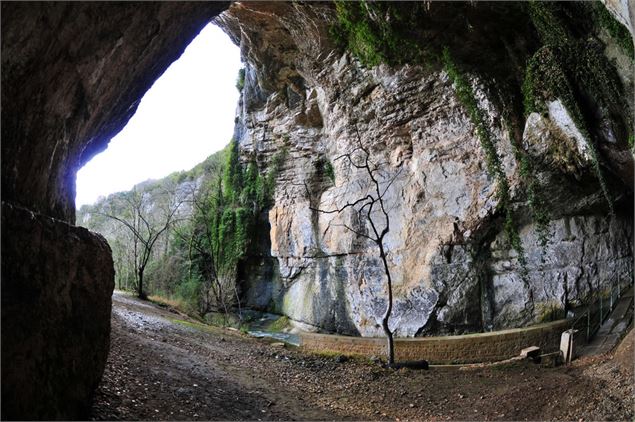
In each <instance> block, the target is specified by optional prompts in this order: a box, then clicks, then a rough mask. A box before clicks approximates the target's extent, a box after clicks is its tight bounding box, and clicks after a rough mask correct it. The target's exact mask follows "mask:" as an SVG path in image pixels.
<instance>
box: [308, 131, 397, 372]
mask: <svg viewBox="0 0 635 422" xmlns="http://www.w3.org/2000/svg"><path fill="white" fill-rule="evenodd" d="M355 131H356V135H357V146H356V147H355V148H354V149H353V150H352V151H350V152H349V153H347V154H343V155H340V156H339V157H337V158H336V159H335V160H336V161H337V160H346V161H347V162H348V163H349V165H351V166H352V167H354V168H356V169H358V170H362V172H364V173H365V175H366V177H367V178H368V185H367V186H366V189H365V190H364V191H365V192H364V191H363V192H364V193H362V194H360V195H359V197H358V198H356V199H355V200H353V201H350V200H348V201H347V202H346V204H344V205H343V206H341V207H337V208H334V209H331V210H325V209H322V208H313V207H311V209H312V210H313V211H317V212H320V213H323V214H339V215H341V214H342V213H344V212H346V211H347V210H352V211H353V212H354V213H355V215H356V217H357V219H356V220H357V223H358V224H357V227H353V226H354V225H348V224H346V223H343V224H341V226H343V227H344V228H346V229H347V230H349V231H351V232H353V233H354V234H355V235H357V236H360V237H362V238H365V239H367V240H370V241H371V242H373V243H374V244H375V245H376V246H377V252H378V255H379V258H380V259H381V262H382V264H383V268H384V274H385V275H386V293H387V303H386V310H385V312H384V315H383V317H382V323H381V325H382V329H383V331H384V334H385V335H386V339H387V355H388V364H389V365H390V366H392V365H394V363H395V347H394V341H393V331H392V330H391V329H390V327H389V324H388V323H389V321H390V316H391V314H392V308H393V290H392V276H391V273H390V266H389V265H388V259H387V255H386V254H387V250H386V247H385V245H384V239H385V237H386V235H387V234H388V232H389V231H390V217H389V215H388V209H387V204H386V192H387V191H388V189H389V188H390V186H391V185H392V184H393V183H394V182H395V180H396V179H397V177H398V176H399V174H400V172H401V171H400V170H399V171H397V172H396V173H395V174H393V175H390V174H389V172H388V171H386V170H385V167H386V164H385V163H381V162H376V161H374V160H373V159H372V158H371V154H370V150H369V148H368V147H366V146H364V144H363V143H362V140H361V137H360V135H359V131H358V130H357V128H355Z"/></svg>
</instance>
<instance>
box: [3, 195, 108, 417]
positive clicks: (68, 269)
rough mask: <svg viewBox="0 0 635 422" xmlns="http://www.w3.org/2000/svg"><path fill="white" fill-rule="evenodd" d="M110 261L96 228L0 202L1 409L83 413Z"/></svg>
mask: <svg viewBox="0 0 635 422" xmlns="http://www.w3.org/2000/svg"><path fill="white" fill-rule="evenodd" d="M113 280H114V268H113V262H112V256H111V251H110V247H109V246H108V244H107V243H106V241H105V240H104V239H103V238H102V237H101V236H99V235H96V234H94V233H91V232H89V231H88V230H86V229H84V228H80V227H73V226H71V225H69V224H68V223H65V222H63V221H60V220H56V219H53V218H50V217H47V216H44V215H41V214H36V213H33V212H31V211H29V210H26V209H24V208H18V207H15V206H12V205H9V204H6V203H4V202H3V203H2V417H3V419H5V420H13V419H76V418H81V417H82V416H85V413H83V412H85V411H86V410H87V406H88V405H89V398H90V395H91V394H92V392H93V390H94V388H95V387H96V386H97V384H98V383H99V380H100V379H101V375H102V373H103V370H104V365H105V363H106V358H107V356H108V347H109V338H110V337H109V335H110V308H111V295H112V290H113V288H114V281H113Z"/></svg>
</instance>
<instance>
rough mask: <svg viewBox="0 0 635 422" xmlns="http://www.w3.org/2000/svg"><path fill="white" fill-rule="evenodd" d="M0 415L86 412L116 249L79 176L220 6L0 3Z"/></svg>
mask: <svg viewBox="0 0 635 422" xmlns="http://www.w3.org/2000/svg"><path fill="white" fill-rule="evenodd" d="M1 7H2V10H1V15H2V24H1V31H2V72H1V73H2V90H1V91H2V200H3V205H2V417H3V418H4V419H54V418H62V419H68V418H81V417H82V416H84V417H85V415H86V414H85V413H83V412H85V410H86V408H87V406H88V404H89V403H88V399H89V397H90V395H91V394H92V392H93V390H94V388H95V386H96V385H97V383H98V382H99V379H100V377H101V374H102V372H103V367H104V362H105V360H106V355H107V350H108V338H109V331H110V300H111V299H110V296H111V293H112V289H113V279H114V273H113V264H112V259H111V252H110V249H109V248H108V245H107V244H106V243H105V241H104V240H103V239H102V238H101V237H99V236H97V235H94V234H92V233H90V232H88V231H87V230H85V229H80V228H76V227H73V226H72V225H70V224H74V222H75V174H76V171H77V170H78V169H79V168H80V167H81V166H82V165H83V164H84V163H86V162H87V161H88V160H89V159H90V158H92V157H93V156H94V155H95V154H96V153H98V152H100V151H101V150H103V149H105V148H106V145H107V144H108V142H109V141H110V139H111V138H112V137H113V136H114V135H116V134H117V132H119V131H120V130H121V129H122V128H123V126H124V125H125V124H126V123H127V121H128V120H129V119H130V117H131V116H132V115H133V114H134V112H135V110H136V108H137V105H138V104H139V101H140V100H141V97H142V96H143V94H144V93H145V92H146V91H147V90H148V88H150V86H151V85H152V84H153V83H154V81H155V80H156V79H157V78H158V77H159V76H160V75H161V74H162V73H163V72H164V71H165V69H166V68H167V67H168V66H169V65H170V64H171V63H172V62H173V61H174V60H176V59H177V58H178V57H179V56H180V55H181V54H182V52H183V50H184V49H185V47H186V46H187V45H188V43H189V42H190V41H191V40H192V39H193V38H194V37H195V36H196V34H197V33H198V32H199V31H200V30H201V29H202V28H203V27H204V26H205V25H206V24H207V23H208V22H209V20H210V19H211V18H212V17H213V16H215V15H216V14H218V13H219V12H220V11H221V10H223V9H224V8H226V7H227V3H225V2H200V3H187V2H185V3H183V2H179V3H169V2H165V3H159V2H156V3H133V2H128V3H61V2H56V3H44V2H42V3H34V2H33V3H19V2H3V3H2V6H1Z"/></svg>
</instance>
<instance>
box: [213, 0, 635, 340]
mask: <svg viewBox="0 0 635 422" xmlns="http://www.w3.org/2000/svg"><path fill="white" fill-rule="evenodd" d="M478 7H479V6H476V9H478ZM470 13H473V14H474V13H477V12H470ZM333 14H334V11H333V8H332V7H330V6H329V5H323V4H309V5H306V4H305V5H300V4H297V3H293V4H284V3H235V4H233V5H232V6H231V7H230V9H228V11H227V12H225V13H224V14H223V15H221V16H220V17H219V18H218V22H219V25H220V26H221V27H223V28H224V29H225V30H226V31H227V32H228V33H229V34H230V36H232V38H233V39H234V40H235V42H236V43H237V44H239V45H240V47H241V51H242V55H243V57H244V59H245V61H246V81H245V88H244V90H243V95H242V99H241V102H240V105H239V109H238V124H237V127H236V133H235V136H236V137H237V138H238V139H239V140H240V144H241V147H242V150H243V154H244V155H245V156H250V155H252V154H255V155H256V157H257V158H258V160H260V162H261V163H262V165H263V166H266V165H267V163H268V162H269V161H270V160H271V157H272V156H273V155H274V154H275V153H276V152H278V153H279V152H280V151H283V150H286V151H288V152H287V154H288V159H287V160H285V163H286V165H285V168H284V171H283V172H282V174H281V176H280V177H279V180H278V186H277V189H276V194H275V205H274V206H273V208H272V209H271V211H270V213H269V216H268V223H269V224H270V227H271V230H270V238H269V242H264V244H263V253H264V255H267V252H268V251H269V248H270V254H271V255H270V257H264V258H263V259H262V260H261V261H260V263H259V264H252V265H251V266H250V268H249V269H248V270H247V271H245V275H246V277H247V278H248V281H247V283H246V285H245V290H246V295H247V299H248V302H249V303H250V304H251V305H254V306H258V307H262V308H269V309H272V310H275V311H278V312H282V313H284V314H286V315H288V316H289V317H291V318H292V319H293V320H295V321H298V322H301V323H305V324H308V325H309V326H314V327H318V328H320V329H324V330H328V331H337V332H341V333H348V334H361V335H364V336H372V335H382V331H381V328H380V321H381V316H382V314H383V312H384V309H385V305H386V294H385V290H384V289H385V286H384V272H383V269H382V267H381V262H380V260H379V257H378V255H377V250H376V247H375V246H374V245H373V244H372V243H371V242H368V241H366V240H365V239H363V237H360V236H357V235H355V234H354V233H353V232H352V231H350V230H348V229H347V228H346V227H344V225H348V226H349V227H357V228H358V229H359V230H366V229H369V228H368V227H364V224H361V225H360V224H359V221H358V220H357V219H356V216H355V214H354V213H352V212H348V213H343V214H337V213H335V214H324V213H321V212H317V211H315V209H316V208H319V209H321V210H333V209H335V208H338V207H342V206H343V205H344V204H346V203H347V201H354V200H355V199H357V198H360V197H363V196H364V195H365V194H366V192H367V189H368V178H367V176H366V175H365V173H364V171H363V170H359V169H356V168H354V167H352V166H351V165H350V164H349V163H347V161H346V160H344V159H338V158H337V157H341V155H342V154H346V153H349V152H351V151H352V150H353V149H354V148H355V147H356V145H357V143H358V142H359V140H358V136H357V133H358V132H359V135H360V138H361V141H362V142H363V143H365V145H367V146H368V147H369V148H370V150H371V154H372V159H374V160H375V161H376V162H382V163H383V164H382V170H383V171H385V173H386V175H385V176H384V182H385V185H388V183H387V182H388V180H392V179H393V178H394V179H395V180H394V182H393V183H392V184H391V185H390V187H389V188H388V191H387V203H388V204H389V207H390V210H389V213H390V220H391V222H390V224H391V230H390V233H389V235H388V237H387V238H386V246H387V248H388V249H389V250H390V256H389V260H390V264H391V266H392V268H393V279H394V289H395V294H396V299H395V310H394V314H393V318H392V323H391V325H392V326H393V327H394V328H395V330H396V334H397V335H399V336H413V335H420V334H426V333H440V332H441V333H442V332H464V331H473V330H481V329H490V328H503V327H514V326H520V325H526V324H530V323H533V322H536V321H540V320H542V319H545V318H547V317H548V315H549V313H550V312H552V311H553V310H554V309H557V310H559V311H562V310H563V309H564V308H566V307H570V306H572V305H575V304H576V303H580V302H581V301H582V300H583V299H584V298H585V297H586V296H587V295H588V294H589V293H590V292H592V291H597V290H602V289H604V288H607V287H608V286H610V285H611V284H615V283H620V284H622V285H624V284H627V283H630V281H631V279H632V271H633V269H632V248H631V245H632V235H633V233H632V221H631V210H632V205H631V202H632V192H633V191H632V171H633V170H632V169H633V167H632V163H633V160H632V155H631V154H630V151H629V150H628V147H627V146H626V139H625V138H624V139H621V138H622V137H624V136H623V135H622V134H621V133H618V134H616V133H615V132H612V131H611V129H610V128H611V127H613V126H612V124H611V122H608V123H607V124H605V125H604V126H605V127H606V128H608V129H606V130H604V132H603V133H602V142H601V151H602V154H604V155H605V156H606V157H610V160H608V162H609V163H611V164H610V166H609V167H607V168H604V169H603V170H604V171H605V173H606V174H607V179H608V183H609V185H610V187H609V189H610V194H611V195H612V196H613V198H615V201H616V202H615V204H616V205H615V208H616V210H617V212H616V215H615V216H611V217H607V205H606V202H605V201H604V199H603V196H602V191H601V189H600V186H599V183H598V179H597V177H596V176H595V175H594V172H593V163H592V157H591V156H590V153H589V146H588V144H586V141H585V139H584V137H583V136H581V135H580V131H579V130H578V128H576V125H575V123H573V120H572V118H571V117H570V116H569V114H568V113H567V111H566V109H565V108H564V107H563V106H562V103H561V102H559V101H558V100H556V101H552V102H551V103H549V104H548V112H547V113H545V114H542V115H541V114H538V113H533V114H531V115H529V116H528V118H527V123H526V125H525V127H524V130H523V129H522V128H521V130H522V132H523V133H521V135H522V143H523V148H524V149H525V150H526V151H527V152H528V154H529V155H530V156H531V157H532V159H533V160H534V161H535V162H537V163H539V166H538V168H537V170H536V178H537V180H538V182H537V183H538V186H539V189H540V190H541V191H542V193H543V195H544V197H545V198H547V203H548V205H547V206H548V209H549V213H550V222H549V231H550V232H551V236H550V239H551V242H550V243H549V244H548V245H547V246H546V247H542V246H540V242H539V239H538V237H539V236H538V235H537V233H536V223H535V222H534V221H533V219H532V214H531V212H530V210H529V206H528V199H527V195H526V180H525V179H524V177H523V175H522V171H521V169H520V164H519V163H518V161H517V160H516V158H515V155H514V150H513V147H512V142H511V140H510V139H509V136H510V135H509V132H510V131H508V127H507V126H506V123H505V120H504V116H503V111H504V110H502V109H501V108H500V106H499V105H497V103H496V99H495V98H493V97H492V95H491V91H489V90H488V89H487V87H486V86H485V85H484V84H483V83H482V80H481V79H479V77H478V76H477V75H469V76H468V77H469V81H470V84H471V85H472V87H473V89H474V91H475V94H476V97H477V101H478V103H479V107H480V108H481V109H482V110H484V113H485V115H486V116H487V122H486V124H487V126H488V130H489V131H490V132H491V133H492V135H493V138H494V139H496V143H495V147H496V150H497V153H498V155H499V156H500V161H501V165H502V168H503V170H504V173H505V176H506V178H507V180H508V181H509V186H510V194H511V198H512V202H513V207H514V219H515V221H516V223H515V224H517V226H518V230H519V234H520V239H521V242H522V245H523V248H524V254H525V259H526V260H527V264H526V274H524V270H523V268H522V265H521V264H520V263H519V256H518V253H517V251H516V249H515V248H513V247H512V245H510V243H509V242H508V240H507V236H506V235H505V233H504V230H503V226H504V218H503V217H502V216H501V213H500V210H499V209H498V206H499V199H498V197H497V196H496V183H495V181H494V179H493V178H492V177H491V175H490V174H488V171H487V168H486V165H485V163H486V152H485V151H484V149H483V147H482V146H481V145H480V143H479V140H478V137H477V135H476V130H475V126H474V124H473V122H472V121H471V120H470V118H469V115H468V113H467V110H466V109H465V107H464V106H463V105H462V104H461V103H460V102H459V100H458V99H457V95H456V93H455V90H454V88H453V84H452V81H451V80H450V79H449V78H448V75H447V74H446V72H445V71H443V70H442V69H432V70H431V69H427V68H425V67H423V66H412V65H404V66H394V67H389V66H386V65H380V66H376V67H372V68H367V67H364V66H361V65H360V63H359V62H358V61H357V60H356V59H354V58H353V57H352V56H351V55H350V54H349V53H345V52H342V51H341V50H338V49H336V48H335V46H334V45H333V44H332V42H331V41H330V39H329V36H328V28H329V26H330V24H331V23H332V22H333V20H334V18H333ZM478 19H481V20H482V19H484V17H483V16H478V15H477V16H476V18H475V21H476V22H479V23H482V21H479V20H478ZM518 30H519V31H522V28H520V27H519V29H518ZM521 37H522V34H521ZM516 43H517V44H518V43H519V42H518V41H516ZM625 70H626V69H622V74H623V75H625V74H628V72H627V71H625ZM625 80H626V83H627V87H626V89H627V91H628V92H629V93H630V94H628V95H631V96H632V84H630V85H628V84H629V81H628V80H627V79H625ZM326 163H331V164H332V166H333V167H334V175H335V177H334V180H331V179H330V177H329V175H328V172H327V171H326V170H325V165H326Z"/></svg>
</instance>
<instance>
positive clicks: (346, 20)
mask: <svg viewBox="0 0 635 422" xmlns="http://www.w3.org/2000/svg"><path fill="white" fill-rule="evenodd" d="M409 6H410V7H417V8H418V7H420V6H419V5H417V4H416V3H413V4H411V5H409ZM335 8H336V16H337V22H336V23H335V24H334V25H333V26H332V27H331V28H330V34H331V37H332V38H333V39H334V40H335V42H336V43H337V44H338V45H339V46H340V47H343V48H347V49H349V50H350V51H351V52H352V53H353V54H354V55H355V56H356V57H357V58H359V60H360V61H361V62H362V63H363V64H364V65H366V66H371V67H372V66H376V65H378V64H381V63H388V64H391V65H394V64H404V63H412V62H416V61H418V59H419V54H420V50H419V48H418V46H417V44H416V43H415V41H414V40H413V39H412V37H411V36H410V34H409V32H408V31H409V29H412V28H415V27H416V13H406V12H405V11H404V8H403V4H399V3H392V2H375V1H364V0H362V1H359V2H356V1H355V2H351V1H336V2H335ZM410 12H412V11H410Z"/></svg>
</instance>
